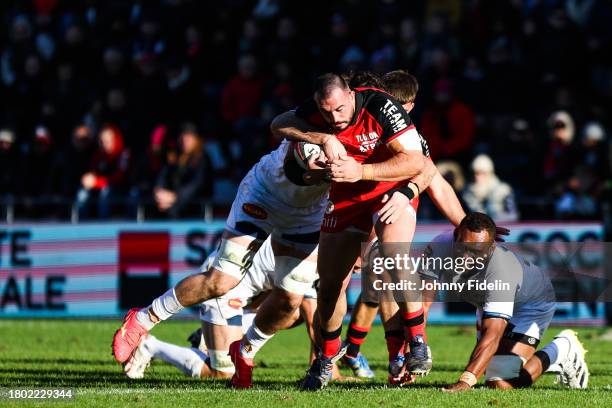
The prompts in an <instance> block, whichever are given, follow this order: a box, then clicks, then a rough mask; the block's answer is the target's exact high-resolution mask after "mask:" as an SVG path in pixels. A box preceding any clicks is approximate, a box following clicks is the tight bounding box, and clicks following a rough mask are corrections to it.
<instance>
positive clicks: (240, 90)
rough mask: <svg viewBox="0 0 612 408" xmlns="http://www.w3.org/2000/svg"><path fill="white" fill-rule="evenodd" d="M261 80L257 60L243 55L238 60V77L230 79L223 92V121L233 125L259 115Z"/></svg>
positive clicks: (261, 91) (251, 56)
mask: <svg viewBox="0 0 612 408" xmlns="http://www.w3.org/2000/svg"><path fill="white" fill-rule="evenodd" d="M262 93H263V80H262V79H261V78H260V77H259V76H258V74H257V59H256V58H255V57H254V56H253V55H243V56H242V57H240V59H239V60H238V75H236V76H235V77H234V78H232V79H230V80H229V82H228V83H227V86H226V87H225V89H224V90H223V96H222V100H221V112H222V114H223V119H225V120H226V121H227V122H228V123H229V124H231V125H234V124H236V122H238V121H239V120H240V119H247V118H254V117H256V116H257V114H258V113H259V104H260V102H261V98H262Z"/></svg>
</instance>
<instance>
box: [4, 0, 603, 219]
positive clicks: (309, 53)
mask: <svg viewBox="0 0 612 408" xmlns="http://www.w3.org/2000/svg"><path fill="white" fill-rule="evenodd" d="M0 12H1V16H2V22H3V25H2V26H3V28H2V31H1V33H0V208H1V209H2V210H1V211H7V208H9V207H10V208H11V211H12V214H13V215H14V216H16V217H18V218H19V217H23V218H29V219H35V218H59V219H61V218H62V217H65V216H66V211H67V210H66V208H72V209H73V211H74V209H76V211H78V215H79V216H80V218H81V219H101V218H107V217H133V216H135V214H136V212H137V211H139V210H140V211H142V210H143V208H144V211H145V212H146V216H147V217H151V218H156V217H170V218H178V217H198V216H200V215H201V208H202V203H203V202H210V203H213V204H214V205H215V208H217V209H218V210H219V211H223V210H224V209H225V210H226V209H227V205H228V204H229V203H231V201H232V199H233V197H234V194H235V189H236V186H237V184H238V183H239V181H240V179H241V178H242V176H244V174H245V173H246V172H247V171H248V169H249V168H250V167H251V166H252V165H253V164H254V163H255V162H256V161H257V160H258V159H259V158H260V157H261V156H262V155H264V154H265V153H267V152H268V151H270V150H271V149H273V148H274V147H275V146H276V145H277V144H278V140H274V139H273V138H272V136H271V134H270V132H269V127H268V126H269V123H270V121H271V119H272V118H273V117H274V116H275V115H276V114H278V113H281V112H284V111H286V110H289V109H292V108H294V107H295V106H296V105H297V104H299V103H300V102H301V101H302V100H304V99H305V98H307V97H308V96H309V94H310V87H311V85H312V83H313V79H314V78H315V77H316V76H318V75H319V74H321V73H323V72H327V71H335V72H349V71H357V70H369V71H372V72H374V73H377V74H383V73H385V72H388V71H390V70H394V69H398V68H400V69H405V70H407V71H408V72H410V73H412V74H413V75H415V76H416V77H417V78H418V80H419V85H420V88H419V94H418V96H417V99H416V107H415V109H414V110H413V112H412V113H411V116H412V117H413V120H414V121H415V122H416V124H417V127H418V129H419V130H420V132H421V133H422V134H423V135H424V137H425V138H426V139H427V140H428V142H429V145H430V148H431V155H432V157H433V159H434V160H435V162H436V163H437V164H438V165H439V167H440V170H441V172H442V173H443V174H444V175H445V177H447V179H448V180H449V181H450V182H451V183H452V184H453V186H454V187H455V188H456V190H457V192H458V194H459V195H460V197H462V199H463V200H464V202H465V204H466V206H467V207H468V208H470V209H472V210H479V211H486V212H488V213H489V214H490V215H492V216H494V218H496V219H498V220H505V221H508V220H518V219H598V218H600V211H601V197H602V194H603V191H604V190H605V188H606V183H607V181H608V179H609V176H610V148H609V146H610V143H609V140H608V133H609V129H610V126H611V125H612V123H610V117H609V115H607V113H609V112H610V108H611V107H612V103H611V102H612V24H611V23H610V22H611V21H612V2H610V1H607V0H539V1H538V0H523V1H521V0H499V1H487V0H466V1H462V0H429V1H425V0H411V1H400V0H371V1H365V0H343V1H324V0H311V1H307V2H296V1H289V0H286V1H281V0H250V1H249V0H227V1H215V2H213V1H197V0H147V1H144V0H143V1H131V2H130V1H119V0H107V1H94V0H31V1H11V0H4V1H2V2H1V3H0ZM423 201H424V203H423V205H422V208H421V210H420V213H419V216H420V218H421V219H435V218H437V217H439V214H438V212H437V211H436V210H435V209H434V208H433V207H432V206H431V204H430V203H428V202H427V201H426V200H423Z"/></svg>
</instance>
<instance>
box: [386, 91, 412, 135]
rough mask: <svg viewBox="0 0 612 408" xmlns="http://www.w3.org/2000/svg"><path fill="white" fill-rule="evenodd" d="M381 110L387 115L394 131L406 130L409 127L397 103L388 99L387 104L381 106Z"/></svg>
mask: <svg viewBox="0 0 612 408" xmlns="http://www.w3.org/2000/svg"><path fill="white" fill-rule="evenodd" d="M380 111H381V112H382V113H383V115H385V117H386V118H387V120H388V121H389V123H390V124H391V129H392V130H393V133H397V132H399V131H401V130H404V129H406V128H407V127H408V124H407V123H406V119H404V117H403V115H402V112H400V110H399V108H398V107H397V105H396V104H394V103H393V102H391V101H390V100H389V99H387V103H385V106H383V107H382V108H380Z"/></svg>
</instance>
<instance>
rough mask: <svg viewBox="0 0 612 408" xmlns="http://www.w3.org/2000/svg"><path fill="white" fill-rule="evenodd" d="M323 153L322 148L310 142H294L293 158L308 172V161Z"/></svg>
mask: <svg viewBox="0 0 612 408" xmlns="http://www.w3.org/2000/svg"><path fill="white" fill-rule="evenodd" d="M319 153H321V146H320V145H318V144H314V143H308V142H293V157H295V160H296V161H297V162H298V164H299V165H300V167H301V168H303V169H305V170H308V160H309V159H310V158H311V157H312V156H313V155H318V154H319Z"/></svg>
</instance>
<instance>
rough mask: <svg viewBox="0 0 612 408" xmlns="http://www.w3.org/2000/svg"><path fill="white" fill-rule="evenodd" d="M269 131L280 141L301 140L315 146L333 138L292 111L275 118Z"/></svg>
mask: <svg viewBox="0 0 612 408" xmlns="http://www.w3.org/2000/svg"><path fill="white" fill-rule="evenodd" d="M270 131H271V132H272V134H273V135H274V136H275V137H277V138H280V139H282V138H285V139H290V140H302V141H305V142H310V143H315V144H324V143H325V142H327V141H328V139H329V138H331V137H334V136H333V135H332V134H330V133H325V131H324V130H323V129H322V128H319V127H317V126H314V125H312V124H310V123H309V122H308V121H306V120H305V119H302V118H300V117H299V116H297V115H296V114H295V112H294V111H288V112H285V113H281V114H280V115H278V116H277V117H275V118H274V119H273V120H272V123H270Z"/></svg>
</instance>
